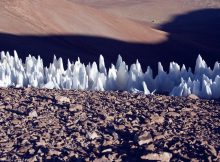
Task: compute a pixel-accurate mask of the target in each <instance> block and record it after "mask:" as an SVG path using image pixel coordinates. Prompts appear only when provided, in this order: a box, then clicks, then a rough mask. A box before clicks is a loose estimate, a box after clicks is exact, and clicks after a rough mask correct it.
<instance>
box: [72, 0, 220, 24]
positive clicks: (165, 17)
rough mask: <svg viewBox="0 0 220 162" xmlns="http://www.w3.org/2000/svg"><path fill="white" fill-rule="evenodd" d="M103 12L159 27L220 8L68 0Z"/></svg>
mask: <svg viewBox="0 0 220 162" xmlns="http://www.w3.org/2000/svg"><path fill="white" fill-rule="evenodd" d="M70 1H72V2H77V3H79V4H84V5H88V6H91V7H94V8H98V9H101V10H104V11H106V12H108V13H111V14H115V15H118V16H122V17H126V18H130V19H133V20H137V21H141V22H145V23H147V24H151V25H152V26H157V25H161V24H162V23H165V22H167V21H169V20H170V19H171V18H172V17H173V16H176V15H179V14H184V13H186V12H190V11H193V10H197V9H205V8H220V2H219V1H218V0H114V1H107V0H92V1H91V0H83V1H82V0H70Z"/></svg>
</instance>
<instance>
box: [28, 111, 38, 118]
mask: <svg viewBox="0 0 220 162" xmlns="http://www.w3.org/2000/svg"><path fill="white" fill-rule="evenodd" d="M28 115H29V117H31V118H36V117H38V114H37V112H36V111H35V110H34V111H31V112H29V114H28Z"/></svg>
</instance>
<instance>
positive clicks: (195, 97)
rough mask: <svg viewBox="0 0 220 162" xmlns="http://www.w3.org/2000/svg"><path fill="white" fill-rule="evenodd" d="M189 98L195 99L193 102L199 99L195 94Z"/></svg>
mask: <svg viewBox="0 0 220 162" xmlns="http://www.w3.org/2000/svg"><path fill="white" fill-rule="evenodd" d="M188 98H190V99H193V100H197V99H199V97H198V96H196V95H195V94H190V95H189V96H188Z"/></svg>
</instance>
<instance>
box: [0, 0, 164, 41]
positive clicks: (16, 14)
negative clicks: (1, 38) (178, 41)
mask: <svg viewBox="0 0 220 162" xmlns="http://www.w3.org/2000/svg"><path fill="white" fill-rule="evenodd" d="M0 15H1V19H0V32H5V33H13V34H36V35H42V34H44V35H48V34H75V35H76V34H78V35H87V36H102V37H108V38H114V39H118V40H126V41H137V42H146V43H155V42H161V41H163V40H165V39H166V36H165V34H164V33H162V32H157V31H156V30H153V29H151V28H149V27H146V26H142V25H140V24H138V23H135V22H133V21H130V20H126V19H124V18H118V17H116V16H111V15H109V14H105V13H103V12H101V11H98V10H96V9H93V8H89V7H85V6H81V5H76V4H74V3H72V2H70V1H68V0H53V1H48V0H38V1H34V0H8V1H1V2H0Z"/></svg>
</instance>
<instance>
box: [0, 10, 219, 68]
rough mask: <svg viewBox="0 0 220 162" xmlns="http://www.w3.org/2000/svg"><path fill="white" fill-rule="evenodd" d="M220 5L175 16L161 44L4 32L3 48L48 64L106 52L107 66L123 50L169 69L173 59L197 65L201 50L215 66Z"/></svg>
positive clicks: (128, 58) (87, 58)
mask: <svg viewBox="0 0 220 162" xmlns="http://www.w3.org/2000/svg"><path fill="white" fill-rule="evenodd" d="M219 20H220V9H203V10H198V11H193V12H190V13H187V14H185V15H179V16H176V17H174V18H173V19H172V20H171V21H170V22H168V23H166V24H164V25H161V27H160V29H161V30H164V31H167V32H169V33H170V35H169V38H168V40H167V41H165V42H162V43H158V44H145V43H132V42H125V41H119V40H115V39H110V38H104V37H96V36H85V35H48V36H41V35H39V36H35V35H13V34H8V33H0V50H7V51H12V50H14V49H16V50H17V51H18V54H19V57H21V58H22V59H23V60H24V59H25V57H26V56H27V55H28V54H31V55H35V56H37V55H40V56H41V57H42V58H43V60H44V63H45V65H48V63H50V62H52V59H53V55H54V54H56V56H57V57H62V58H63V59H64V63H66V60H67V58H70V60H71V61H75V60H76V59H77V57H78V56H79V57H80V59H81V60H82V62H84V63H88V62H92V61H98V58H99V55H100V54H103V56H104V57H105V62H106V65H107V66H110V63H115V62H116V60H117V56H118V54H121V55H122V57H123V59H124V60H125V61H126V63H127V64H131V63H134V62H135V60H136V59H139V61H140V62H141V64H142V66H143V69H144V70H145V69H146V67H147V65H150V66H151V67H152V68H153V69H154V70H156V69H157V62H158V61H161V62H162V64H163V65H164V67H166V69H167V68H168V65H169V62H170V61H176V62H178V63H180V64H183V63H184V64H185V65H187V66H191V67H194V65H195V60H196V58H197V56H198V54H201V55H202V57H203V58H204V59H205V60H206V62H207V63H208V64H209V65H211V66H213V64H214V62H215V61H217V60H220V21H219Z"/></svg>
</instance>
